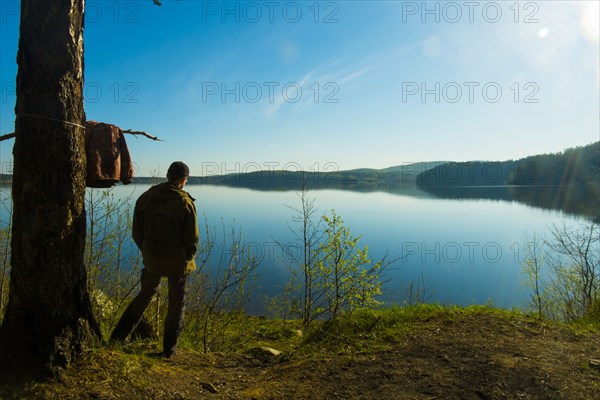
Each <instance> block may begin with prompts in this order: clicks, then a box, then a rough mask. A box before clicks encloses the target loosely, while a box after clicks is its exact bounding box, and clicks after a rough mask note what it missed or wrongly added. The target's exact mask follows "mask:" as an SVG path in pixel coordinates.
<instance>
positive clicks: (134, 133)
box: [0, 129, 163, 142]
mask: <svg viewBox="0 0 600 400" xmlns="http://www.w3.org/2000/svg"><path fill="white" fill-rule="evenodd" d="M123 133H128V134H130V135H140V136H145V137H147V138H148V139H152V140H155V141H158V142H162V141H163V140H162V139H160V138H158V137H156V136H152V135H150V134H149V133H147V132H143V131H133V130H131V129H127V130H124V131H123ZM15 136H16V134H15V132H12V133H7V134H6V135H2V136H0V142H1V141H3V140H8V139H12V138H14V137H15Z"/></svg>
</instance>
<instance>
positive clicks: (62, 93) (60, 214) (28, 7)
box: [0, 0, 99, 375]
mask: <svg viewBox="0 0 600 400" xmlns="http://www.w3.org/2000/svg"><path fill="white" fill-rule="evenodd" d="M83 10H84V0H52V1H48V0H22V1H21V25H20V38H19V52H18V55H17V63H18V66H19V70H18V75H17V103H16V107H15V112H16V114H17V118H16V124H15V125H16V126H15V128H16V129H15V132H16V139H15V143H14V149H13V155H14V169H13V187H12V196H13V224H12V243H11V246H12V258H11V267H12V269H11V276H10V279H11V280H10V297H9V301H8V305H7V309H6V315H5V319H4V323H3V325H2V328H1V329H0V357H1V359H0V368H4V369H6V370H9V369H10V370H12V371H14V372H16V373H21V374H22V373H23V372H25V373H27V374H28V375H31V374H32V373H33V374H36V375H37V374H38V373H44V374H47V373H56V372H58V370H59V369H60V368H62V367H66V366H67V365H68V364H69V363H70V362H71V361H72V360H73V357H74V356H76V355H77V354H78V353H79V352H81V350H82V348H83V347H84V346H85V344H86V343H87V342H88V341H89V340H90V339H91V338H92V337H94V336H95V335H99V329H98V326H97V324H96V321H95V319H94V316H93V314H92V308H91V304H90V299H89V295H88V292H87V286H86V271H85V266H84V262H83V253H84V243H85V229H86V225H85V208H84V196H85V170H86V168H85V148H84V129H83V128H82V126H81V125H83V123H84V120H85V115H84V110H83Z"/></svg>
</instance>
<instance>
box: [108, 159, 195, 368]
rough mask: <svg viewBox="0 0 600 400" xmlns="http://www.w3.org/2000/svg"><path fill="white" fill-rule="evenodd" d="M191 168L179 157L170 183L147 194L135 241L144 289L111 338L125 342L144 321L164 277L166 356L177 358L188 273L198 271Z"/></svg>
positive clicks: (137, 213)
mask: <svg viewBox="0 0 600 400" xmlns="http://www.w3.org/2000/svg"><path fill="white" fill-rule="evenodd" d="M189 174H190V170H189V168H188V166H187V165H185V164H184V163H183V162H181V161H176V162H174V163H173V164H171V166H170V167H169V170H168V171H167V178H168V182H165V183H161V184H159V185H156V186H153V187H151V188H150V189H148V190H147V191H146V192H144V193H143V194H142V195H141V196H140V197H139V199H138V200H137V202H136V204H135V209H134V212H133V232H132V236H133V240H134V241H135V243H136V244H137V246H138V247H139V248H140V250H141V251H142V257H143V262H144V269H143V270H142V276H141V291H140V293H139V294H138V295H137V296H136V297H135V299H133V301H132V302H131V304H129V307H127V309H126V310H125V312H124V313H123V315H122V316H121V319H120V320H119V322H118V323H117V326H116V327H115V330H114V331H113V333H112V335H111V337H110V338H111V340H116V341H125V339H126V338H127V336H129V334H130V333H131V332H132V331H133V329H134V328H135V327H136V326H137V324H138V323H139V322H140V320H141V318H142V315H143V314H144V310H145V309H146V307H148V304H150V300H151V299H152V297H153V296H154V295H155V294H156V292H157V291H158V287H159V284H160V278H161V277H162V276H166V277H167V278H168V279H169V310H168V312H167V318H166V320H165V329H164V332H165V333H164V337H163V356H164V357H166V358H171V357H172V356H173V355H174V354H175V350H176V348H177V340H178V339H179V335H180V334H181V330H182V328H183V310H184V295H185V288H186V285H187V280H188V274H190V273H191V272H192V271H194V270H195V269H196V263H195V261H194V257H195V256H196V251H197V248H198V239H199V235H198V225H197V223H196V206H195V205H194V199H193V198H192V196H190V195H189V193H187V192H185V191H184V190H183V187H184V186H185V184H186V182H187V179H188V176H189Z"/></svg>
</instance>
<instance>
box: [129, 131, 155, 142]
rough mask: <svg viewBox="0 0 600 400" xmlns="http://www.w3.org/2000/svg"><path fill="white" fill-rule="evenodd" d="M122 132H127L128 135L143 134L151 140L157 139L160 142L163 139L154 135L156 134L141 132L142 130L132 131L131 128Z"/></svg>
mask: <svg viewBox="0 0 600 400" xmlns="http://www.w3.org/2000/svg"><path fill="white" fill-rule="evenodd" d="M123 133H128V134H130V135H141V136H145V137H147V138H148V139H152V140H155V141H158V142H162V141H163V140H162V139H160V138H158V137H156V136H152V135H150V134H149V133H147V132H143V131H132V130H131V129H127V130H124V131H123Z"/></svg>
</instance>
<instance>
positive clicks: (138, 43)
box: [0, 0, 600, 176]
mask: <svg viewBox="0 0 600 400" xmlns="http://www.w3.org/2000/svg"><path fill="white" fill-rule="evenodd" d="M86 3H87V15H86V26H85V79H86V87H85V88H86V90H85V101H86V103H85V108H86V113H87V117H88V119H95V120H99V121H103V122H110V123H114V124H116V125H118V126H120V127H122V128H123V129H128V128H131V129H136V130H145V131H147V132H149V133H151V134H154V135H156V136H159V137H161V138H162V139H164V140H165V141H164V142H160V143H156V142H152V141H149V140H146V139H135V138H133V137H130V136H128V137H127V138H128V144H129V148H130V151H131V153H132V156H133V158H134V161H135V163H136V168H137V170H138V174H139V175H145V176H148V175H152V174H157V175H164V173H165V170H166V168H167V167H168V165H169V163H170V162H171V161H173V160H183V161H185V162H187V163H188V164H189V165H190V167H191V169H192V174H193V175H203V174H204V175H206V174H214V173H228V172H244V171H253V170H257V169H288V170H295V169H298V168H303V169H307V170H308V169H311V170H321V171H323V170H332V169H351V168H359V167H372V168H384V167H388V166H393V165H400V164H403V163H409V162H415V161H431V160H457V161H465V160H506V159H515V158H519V157H523V156H526V155H530V154H537V153H544V152H556V151H560V150H562V149H564V148H566V147H573V146H578V145H585V144H589V143H591V142H594V141H597V140H600V133H599V132H600V127H599V110H600V105H599V77H598V76H599V75H598V68H599V67H598V65H599V43H598V18H599V17H598V15H599V12H598V2H597V1H587V2H575V1H564V2H561V1H537V2H525V1H523V2H518V3H517V2H514V1H508V2H503V1H500V2H447V1H440V2H435V1H430V2H421V1H419V2H407V1H404V2H402V1H337V2H334V1H321V2H315V1H295V2H287V1H266V2H260V1H259V2H246V1H245V2H201V1H184V0H182V1H163V5H162V6H161V7H157V6H154V5H153V4H152V1H150V0H145V1H114V0H113V1H111V0H107V1H89V0H88V1H87V2H86ZM18 7H19V2H17V1H5V0H2V1H0V46H1V48H0V82H1V85H2V86H1V90H2V92H1V95H2V97H1V99H0V133H2V134H4V133H8V132H12V131H13V130H14V103H15V95H14V90H15V88H14V84H15V77H16V71H17V65H16V61H15V59H16V51H17V40H18V23H19V16H18ZM12 143H13V142H12V141H4V142H0V162H1V163H2V165H5V164H6V163H7V162H9V161H10V159H11V150H12ZM3 169H6V168H5V167H3Z"/></svg>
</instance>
